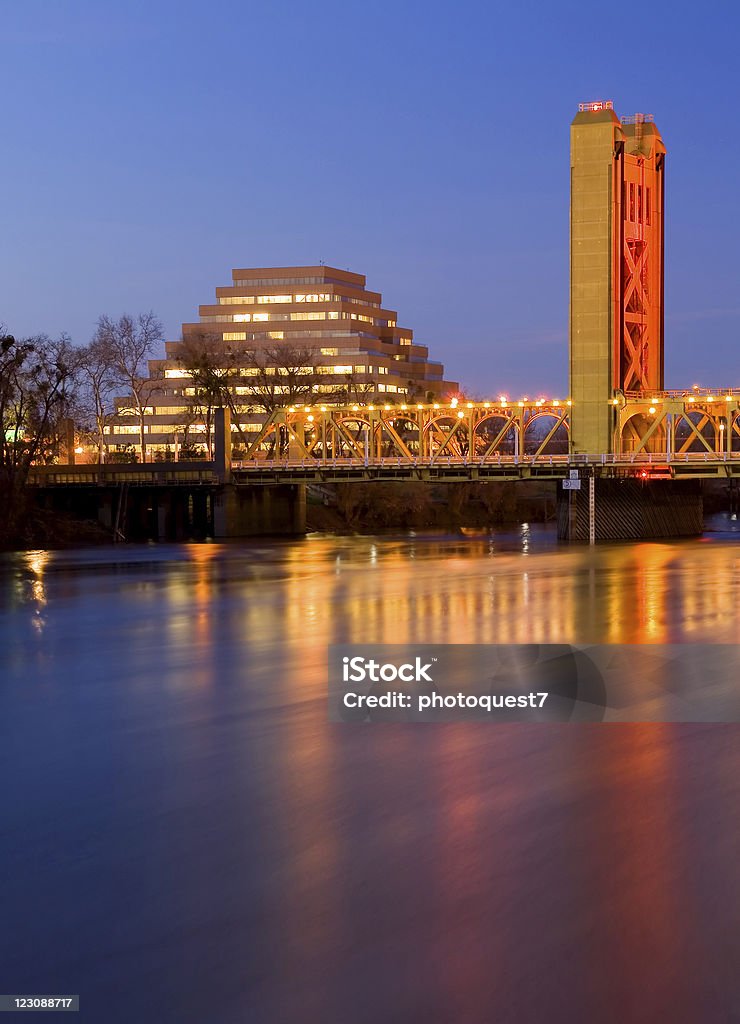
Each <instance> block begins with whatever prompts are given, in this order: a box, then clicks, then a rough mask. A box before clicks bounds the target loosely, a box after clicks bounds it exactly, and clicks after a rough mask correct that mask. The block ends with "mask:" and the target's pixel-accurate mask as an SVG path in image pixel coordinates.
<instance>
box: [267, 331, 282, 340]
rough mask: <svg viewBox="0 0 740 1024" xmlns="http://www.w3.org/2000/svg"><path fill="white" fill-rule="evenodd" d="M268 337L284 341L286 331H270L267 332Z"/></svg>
mask: <svg viewBox="0 0 740 1024" xmlns="http://www.w3.org/2000/svg"><path fill="white" fill-rule="evenodd" d="M267 337H268V338H272V339H273V340H274V341H282V339H283V338H284V337H285V332H284V331H268V332H267Z"/></svg>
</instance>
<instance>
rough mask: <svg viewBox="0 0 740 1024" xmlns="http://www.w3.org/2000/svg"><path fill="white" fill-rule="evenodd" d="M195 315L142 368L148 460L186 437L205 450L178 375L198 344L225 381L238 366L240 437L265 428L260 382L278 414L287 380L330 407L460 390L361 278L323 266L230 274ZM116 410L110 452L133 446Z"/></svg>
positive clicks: (188, 384) (184, 378)
mask: <svg viewBox="0 0 740 1024" xmlns="http://www.w3.org/2000/svg"><path fill="white" fill-rule="evenodd" d="M199 314H200V318H199V321H198V322H197V323H185V324H183V328H182V334H183V341H180V342H176V341H173V342H167V343H166V346H165V353H166V354H165V358H164V359H153V360H150V362H149V373H150V376H151V380H152V385H153V386H152V391H151V395H150V399H149V405H148V411H147V416H146V430H145V433H146V435H147V450H150V451H153V452H156V451H162V450H164V449H166V448H168V447H171V446H172V445H173V444H174V443H175V440H176V435H178V436H179V443H180V444H182V441H183V437H185V436H187V437H188V438H189V442H190V443H191V444H192V443H195V444H196V446H197V447H200V446H201V445H202V442H203V441H205V433H206V431H207V429H208V424H207V422H205V419H206V418H204V417H202V416H201V417H199V416H198V412H197V409H198V393H197V388H196V387H194V386H193V385H194V382H193V379H192V376H191V375H190V374H189V373H188V370H187V369H186V366H185V364H186V362H187V359H186V358H185V355H186V350H187V348H188V346H189V345H190V346H192V345H193V344H196V345H197V344H198V343H200V344H203V343H206V344H207V346H208V347H209V350H211V351H213V352H215V353H217V352H219V351H222V352H223V353H224V355H225V356H226V354H227V353H228V357H229V359H230V360H231V361H232V367H231V372H232V375H233V368H234V366H235V365H236V364H238V365H237V369H236V378H237V381H238V382H237V383H235V384H234V390H235V392H236V396H237V397H238V405H237V407H236V412H237V413H238V421H239V424H240V426H241V429H242V431H243V432H244V435H246V436H249V435H250V434H254V433H255V432H258V431H259V429H260V427H261V424H262V422H263V420H264V416H265V404H264V401H260V400H259V399H260V397H264V395H262V396H260V395H259V394H256V391H258V390H259V386H258V383H257V379H258V378H259V380H260V382H261V388H262V392H264V390H265V388H264V383H265V380H266V379H268V378H270V375H272V378H271V379H270V381H269V384H270V391H271V397H272V398H273V399H274V402H275V404H278V405H282V404H289V403H290V401H291V400H292V397H291V392H290V385H289V383H287V377H288V375H289V373H290V374H291V375H292V376H293V377H295V376H296V375H297V376H298V377H300V376H301V375H303V378H302V379H303V381H304V382H305V381H311V398H312V399H313V400H316V401H321V402H323V403H327V404H335V403H339V402H346V401H347V400H348V399H351V400H359V401H368V402H370V401H373V400H375V401H377V400H381V401H384V402H394V401H399V402H402V401H404V400H405V399H406V398H422V399H425V398H427V397H429V398H434V399H436V398H441V397H444V396H446V395H448V394H450V393H454V392H456V391H457V389H458V385H457V384H456V383H454V382H450V381H445V380H444V379H443V372H444V370H443V366H442V364H441V363H438V362H434V361H432V360H430V359H429V352H428V349H427V348H426V346H424V345H419V344H417V343H416V342H414V339H413V331H411V330H410V329H408V328H406V327H399V326H398V323H397V314H396V312H395V311H393V310H389V309H384V308H383V305H382V295H381V294H380V293H379V292H373V291H368V290H367V289H366V287H365V277H364V276H363V275H362V274H353V273H350V272H349V271H345V270H338V269H336V268H334V267H326V266H315V267H279V268H274V267H272V268H258V269H249V270H234V271H233V272H232V283H231V284H230V285H228V286H227V287H219V288H216V298H215V301H214V302H213V303H211V304H208V305H203V306H201V307H200V310H199ZM234 360H236V364H235V363H234ZM281 376H282V379H283V380H284V381H286V383H281ZM299 384H300V380H299ZM308 397H309V396H306V395H305V394H304V395H302V396H301V400H302V401H305V400H307V399H308ZM250 398H251V401H250ZM281 398H282V400H281ZM117 405H118V412H119V415H117V416H116V417H115V418H114V419H113V421H112V424H111V426H110V428H109V429H108V443H109V446H110V447H111V448H112V449H113V450H115V449H116V448H119V449H125V448H127V447H129V446H131V445H134V446H138V430H139V428H138V425H137V424H138V420H137V419H136V418H135V417H132V415H131V413H130V411H129V410H127V408H126V406H127V405H128V403H127V401H126V400H125V399H119V400H118V403H117ZM198 435H200V437H199V436H198Z"/></svg>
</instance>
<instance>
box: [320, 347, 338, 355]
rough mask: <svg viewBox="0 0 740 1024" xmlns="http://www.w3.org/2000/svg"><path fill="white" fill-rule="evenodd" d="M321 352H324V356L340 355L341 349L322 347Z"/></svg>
mask: <svg viewBox="0 0 740 1024" xmlns="http://www.w3.org/2000/svg"><path fill="white" fill-rule="evenodd" d="M321 354H322V356H338V355H339V349H338V348H322V349H321Z"/></svg>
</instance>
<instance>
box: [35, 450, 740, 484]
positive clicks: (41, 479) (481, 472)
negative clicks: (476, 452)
mask: <svg viewBox="0 0 740 1024" xmlns="http://www.w3.org/2000/svg"><path fill="white" fill-rule="evenodd" d="M571 470H578V471H579V472H580V473H582V474H583V475H584V476H588V475H591V474H592V473H593V474H595V475H597V476H600V477H644V478H649V479H685V478H705V479H711V478H716V477H730V476H733V477H734V476H740V452H732V453H727V452H724V453H720V454H717V453H714V452H687V453H676V454H673V455H672V456H670V457H667V456H666V455H665V454H664V453H660V454H655V453H647V452H640V453H638V454H634V455H624V454H622V455H612V454H597V455H573V454H571V455H500V454H496V455H492V456H489V457H488V458H464V457H456V456H440V457H438V458H431V459H429V458H428V459H416V458H403V457H400V456H394V457H390V458H380V459H369V458H368V459H363V458H337V459H328V460H326V461H323V460H320V459H316V458H311V457H308V458H304V459H265V458H259V459H250V460H244V461H241V462H235V463H233V465H232V471H231V474H230V475H229V474H228V473H224V471H223V470H222V469H221V468H220V467H219V466H218V465H217V464H216V463H215V462H198V463H188V462H179V463H175V462H169V463H161V462H160V463H156V462H155V463H145V464H143V465H142V464H140V463H132V464H123V463H118V464H107V465H102V466H98V465H81V466H62V465H57V466H36V467H34V468H33V469H32V471H31V475H30V479H29V483H30V484H31V485H32V486H36V487H70V486H78V487H80V486H86V487H118V486H120V485H122V484H128V485H129V486H148V487H172V486H177V487H179V486H184V487H215V486H218V485H219V484H220V483H223V482H224V481H225V480H228V481H229V482H232V483H235V484H244V485H248V484H275V483H311V482H324V483H340V482H342V481H351V480H387V481H391V480H428V481H435V480H437V481H440V482H442V481H448V482H454V481H464V480H521V479H534V478H536V479H540V480H547V479H550V480H561V479H564V478H565V477H567V476H568V475H569V473H570V472H571Z"/></svg>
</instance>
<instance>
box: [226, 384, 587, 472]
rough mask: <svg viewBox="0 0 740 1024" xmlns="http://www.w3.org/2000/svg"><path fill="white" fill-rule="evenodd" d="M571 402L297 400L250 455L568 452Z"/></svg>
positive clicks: (427, 457) (276, 416)
mask: <svg viewBox="0 0 740 1024" xmlns="http://www.w3.org/2000/svg"><path fill="white" fill-rule="evenodd" d="M569 404H570V403H568V402H565V401H562V402H561V401H557V400H552V401H548V400H545V399H539V400H537V401H529V400H527V401H520V402H508V401H499V402H465V403H459V404H457V403H451V404H449V405H441V404H425V405H422V404H418V405H366V406H361V405H347V406H321V405H319V406H308V405H306V406H293V407H291V408H289V409H276V410H274V412H272V413H271V414H270V415H269V416H268V418H267V420H266V422H265V424H264V426H263V427H262V429H261V431H260V433H259V435H258V436H257V437H256V438H255V439H254V440H253V442H252V443H251V445H250V446H249V449H248V450H247V452H246V460H250V459H259V458H270V459H276V458H277V459H288V460H290V461H294V460H305V459H314V460H318V461H319V462H321V463H323V464H328V463H332V462H336V461H337V460H343V459H362V460H363V461H364V462H366V463H379V462H380V461H381V460H384V459H389V458H395V459H402V460H403V461H422V462H424V463H425V464H429V465H433V464H434V462H435V460H437V459H444V458H446V457H448V458H454V459H467V460H470V461H471V462H473V461H474V462H476V463H478V464H481V465H485V464H486V463H487V462H493V461H495V460H496V459H497V458H500V457H501V456H516V457H518V456H527V457H528V460H529V461H536V460H537V459H538V458H540V457H542V456H544V455H555V454H566V453H567V451H568V407H569Z"/></svg>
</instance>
